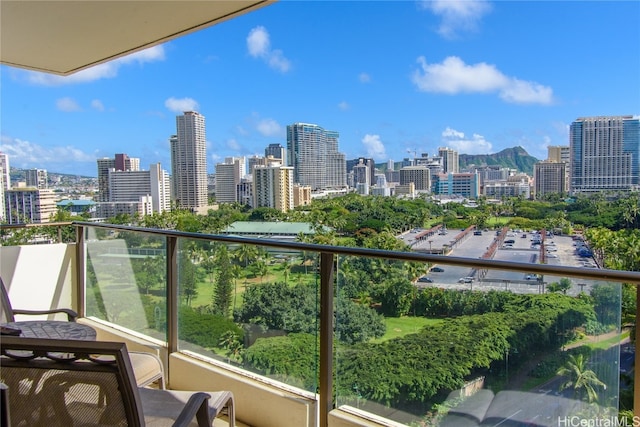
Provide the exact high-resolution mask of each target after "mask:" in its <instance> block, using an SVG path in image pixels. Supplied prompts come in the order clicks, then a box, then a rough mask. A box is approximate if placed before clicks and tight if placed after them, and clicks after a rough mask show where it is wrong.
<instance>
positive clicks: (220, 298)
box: [211, 246, 234, 317]
mask: <svg viewBox="0 0 640 427" xmlns="http://www.w3.org/2000/svg"><path fill="white" fill-rule="evenodd" d="M216 259H217V261H218V278H217V280H216V283H215V286H214V288H213V296H212V304H211V306H212V310H213V314H217V315H219V316H222V317H229V315H230V314H231V303H232V298H233V289H234V286H233V271H232V269H231V260H230V259H229V251H228V250H227V247H226V246H220V248H219V249H218V253H217V256H216Z"/></svg>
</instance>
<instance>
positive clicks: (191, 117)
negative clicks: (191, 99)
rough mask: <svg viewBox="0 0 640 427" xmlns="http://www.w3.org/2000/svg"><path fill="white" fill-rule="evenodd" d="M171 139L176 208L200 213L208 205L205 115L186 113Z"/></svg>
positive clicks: (173, 192) (178, 122) (172, 181)
mask: <svg viewBox="0 0 640 427" xmlns="http://www.w3.org/2000/svg"><path fill="white" fill-rule="evenodd" d="M176 130H177V133H176V135H172V136H171V138H170V140H169V141H170V145H171V186H172V197H173V199H174V200H175V202H176V206H178V207H180V208H184V209H191V210H197V209H199V208H201V207H205V206H207V203H208V197H207V142H206V134H205V120H204V116H203V115H202V114H200V113H197V112H195V111H186V112H185V113H184V114H183V115H182V116H177V117H176Z"/></svg>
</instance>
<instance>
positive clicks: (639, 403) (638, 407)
mask: <svg viewBox="0 0 640 427" xmlns="http://www.w3.org/2000/svg"><path fill="white" fill-rule="evenodd" d="M638 319H640V286H636V328H635V329H636V336H635V343H634V344H633V346H634V349H635V355H636V357H637V356H638V352H639V351H640V327H638ZM635 363H637V362H635ZM633 415H634V416H636V417H638V416H640V369H634V370H633Z"/></svg>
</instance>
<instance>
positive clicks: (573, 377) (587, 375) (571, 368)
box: [556, 354, 607, 403]
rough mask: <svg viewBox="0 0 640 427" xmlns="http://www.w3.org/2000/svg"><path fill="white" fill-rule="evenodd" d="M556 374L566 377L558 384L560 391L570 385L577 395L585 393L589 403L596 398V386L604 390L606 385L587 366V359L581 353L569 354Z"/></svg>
mask: <svg viewBox="0 0 640 427" xmlns="http://www.w3.org/2000/svg"><path fill="white" fill-rule="evenodd" d="M556 375H560V376H563V377H567V380H566V381H565V382H564V383H563V384H562V385H561V386H560V391H562V390H565V389H567V388H570V387H572V388H573V391H574V393H575V394H576V395H578V396H584V395H585V394H586V397H587V401H588V402H589V403H591V402H595V401H597V400H598V392H597V391H596V387H599V386H602V387H603V388H604V389H605V390H606V389H607V385H606V384H605V383H603V382H602V381H600V379H598V377H597V376H596V373H595V372H593V371H592V370H591V369H588V368H587V360H586V359H585V358H584V355H583V354H578V355H574V354H570V355H569V360H568V361H567V363H566V364H565V365H564V366H563V367H561V368H560V369H558V372H556Z"/></svg>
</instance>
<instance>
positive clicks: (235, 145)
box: [226, 138, 242, 151]
mask: <svg viewBox="0 0 640 427" xmlns="http://www.w3.org/2000/svg"><path fill="white" fill-rule="evenodd" d="M226 145H227V148H230V149H231V150H235V151H240V149H241V148H242V147H241V146H240V143H239V142H238V141H237V140H236V139H235V138H230V139H227V142H226Z"/></svg>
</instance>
